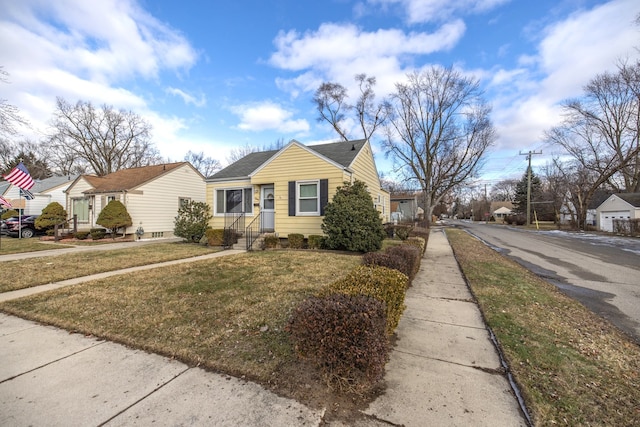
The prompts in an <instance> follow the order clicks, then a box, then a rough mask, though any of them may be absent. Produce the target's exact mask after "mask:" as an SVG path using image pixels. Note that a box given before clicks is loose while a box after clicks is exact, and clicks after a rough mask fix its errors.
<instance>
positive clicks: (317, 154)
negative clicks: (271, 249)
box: [206, 140, 390, 238]
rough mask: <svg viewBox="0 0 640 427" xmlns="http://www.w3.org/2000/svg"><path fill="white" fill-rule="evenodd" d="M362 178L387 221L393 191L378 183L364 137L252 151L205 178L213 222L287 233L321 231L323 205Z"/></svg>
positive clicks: (239, 228) (293, 143)
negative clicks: (338, 188) (342, 188)
mask: <svg viewBox="0 0 640 427" xmlns="http://www.w3.org/2000/svg"><path fill="white" fill-rule="evenodd" d="M355 180H359V181H363V182H364V183H365V184H366V185H367V188H368V190H369V193H370V194H371V198H372V200H373V203H374V206H375V207H376V209H377V210H378V211H379V212H380V214H381V217H382V220H383V222H388V221H389V203H390V202H389V193H388V192H387V191H385V190H383V189H382V188H381V186H380V179H379V177H378V171H377V169H376V164H375V161H374V159H373V152H372V150H371V145H370V143H369V142H368V141H366V140H357V141H348V142H336V143H330V144H321V145H312V146H305V145H303V144H301V143H300V142H298V141H296V140H292V141H291V142H290V143H289V144H287V145H286V146H285V147H283V148H281V149H280V150H271V151H262V152H256V153H251V154H248V155H247V156H245V157H243V158H242V159H240V160H238V161H237V162H235V163H233V164H231V165H229V166H227V167H226V168H224V169H223V170H221V171H219V172H218V173H216V174H214V175H212V176H211V177H209V178H207V180H206V182H207V203H208V204H209V206H212V207H213V219H212V220H211V223H210V224H211V227H212V228H214V229H216V228H217V229H222V228H234V229H235V230H236V231H238V232H240V233H244V231H245V228H246V229H249V227H253V229H258V230H259V232H261V233H262V232H274V233H276V235H277V236H278V237H281V238H286V237H287V236H288V235H289V234H290V233H299V234H303V235H304V236H305V237H309V236H310V235H322V234H323V233H322V228H321V225H322V220H323V216H324V207H325V206H326V204H327V203H328V202H329V201H330V200H331V199H332V197H333V195H334V194H335V192H336V189H337V187H339V186H341V185H343V184H344V182H345V181H347V182H354V181H355Z"/></svg>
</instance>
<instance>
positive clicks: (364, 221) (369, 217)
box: [322, 180, 385, 252]
mask: <svg viewBox="0 0 640 427" xmlns="http://www.w3.org/2000/svg"><path fill="white" fill-rule="evenodd" d="M322 231H323V232H324V234H326V236H327V238H326V240H325V244H326V246H327V248H328V249H344V250H347V251H352V252H374V251H377V250H379V249H380V248H381V247H382V241H383V240H384V237H385V232H384V227H383V226H382V219H381V218H380V213H379V212H378V211H377V210H376V208H375V206H374V205H373V200H372V199H371V196H370V195H369V192H368V191H367V186H366V185H365V183H364V182H362V181H358V180H356V181H355V182H354V183H353V184H351V183H349V182H345V183H344V186H342V187H338V189H337V191H336V194H335V195H334V196H333V199H332V201H331V202H330V203H328V204H327V206H326V207H325V210H324V220H323V221H322Z"/></svg>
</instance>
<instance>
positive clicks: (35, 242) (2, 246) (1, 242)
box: [0, 235, 70, 255]
mask: <svg viewBox="0 0 640 427" xmlns="http://www.w3.org/2000/svg"><path fill="white" fill-rule="evenodd" d="M69 247H70V246H65V245H60V244H56V245H53V244H49V243H42V242H41V241H40V239H38V238H37V237H32V238H31V239H18V238H15V237H9V236H6V235H3V236H0V255H8V254H15V253H20V252H35V251H48V250H50V249H63V248H69Z"/></svg>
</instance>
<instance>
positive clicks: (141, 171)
mask: <svg viewBox="0 0 640 427" xmlns="http://www.w3.org/2000/svg"><path fill="white" fill-rule="evenodd" d="M205 189H206V184H205V182H204V176H202V174H201V173H200V172H198V171H197V170H196V169H195V168H194V167H193V166H192V165H191V163H189V162H178V163H167V164H162V165H152V166H144V167H139V168H131V169H123V170H120V171H117V172H113V173H110V174H108V175H105V176H101V177H100V176H95V175H80V176H79V177H78V178H76V180H75V181H73V183H72V184H71V185H70V186H69V188H68V189H67V191H66V196H67V199H66V207H65V209H66V210H67V213H68V214H69V216H73V215H77V220H78V229H79V230H89V229H91V228H94V227H98V228H100V226H99V225H97V224H96V221H97V219H98V215H100V212H101V211H102V209H103V208H104V207H105V206H106V205H107V204H108V203H109V202H110V201H111V200H119V201H120V202H122V203H123V204H124V205H125V207H126V208H127V212H129V215H130V216H131V220H132V222H133V225H132V226H131V227H128V228H127V229H126V234H133V233H135V232H136V230H137V229H138V228H139V227H141V228H142V229H143V230H144V234H143V235H142V236H141V237H144V238H159V237H173V236H174V234H173V230H174V222H175V217H176V216H177V214H178V208H179V207H180V205H181V203H184V202H185V201H187V200H193V201H196V202H204V201H205Z"/></svg>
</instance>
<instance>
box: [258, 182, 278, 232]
mask: <svg viewBox="0 0 640 427" xmlns="http://www.w3.org/2000/svg"><path fill="white" fill-rule="evenodd" d="M260 199H261V200H260V212H261V214H260V226H261V228H262V231H274V230H275V215H276V205H275V204H276V199H275V196H274V192H273V185H265V186H263V187H262V195H261V197H260Z"/></svg>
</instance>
